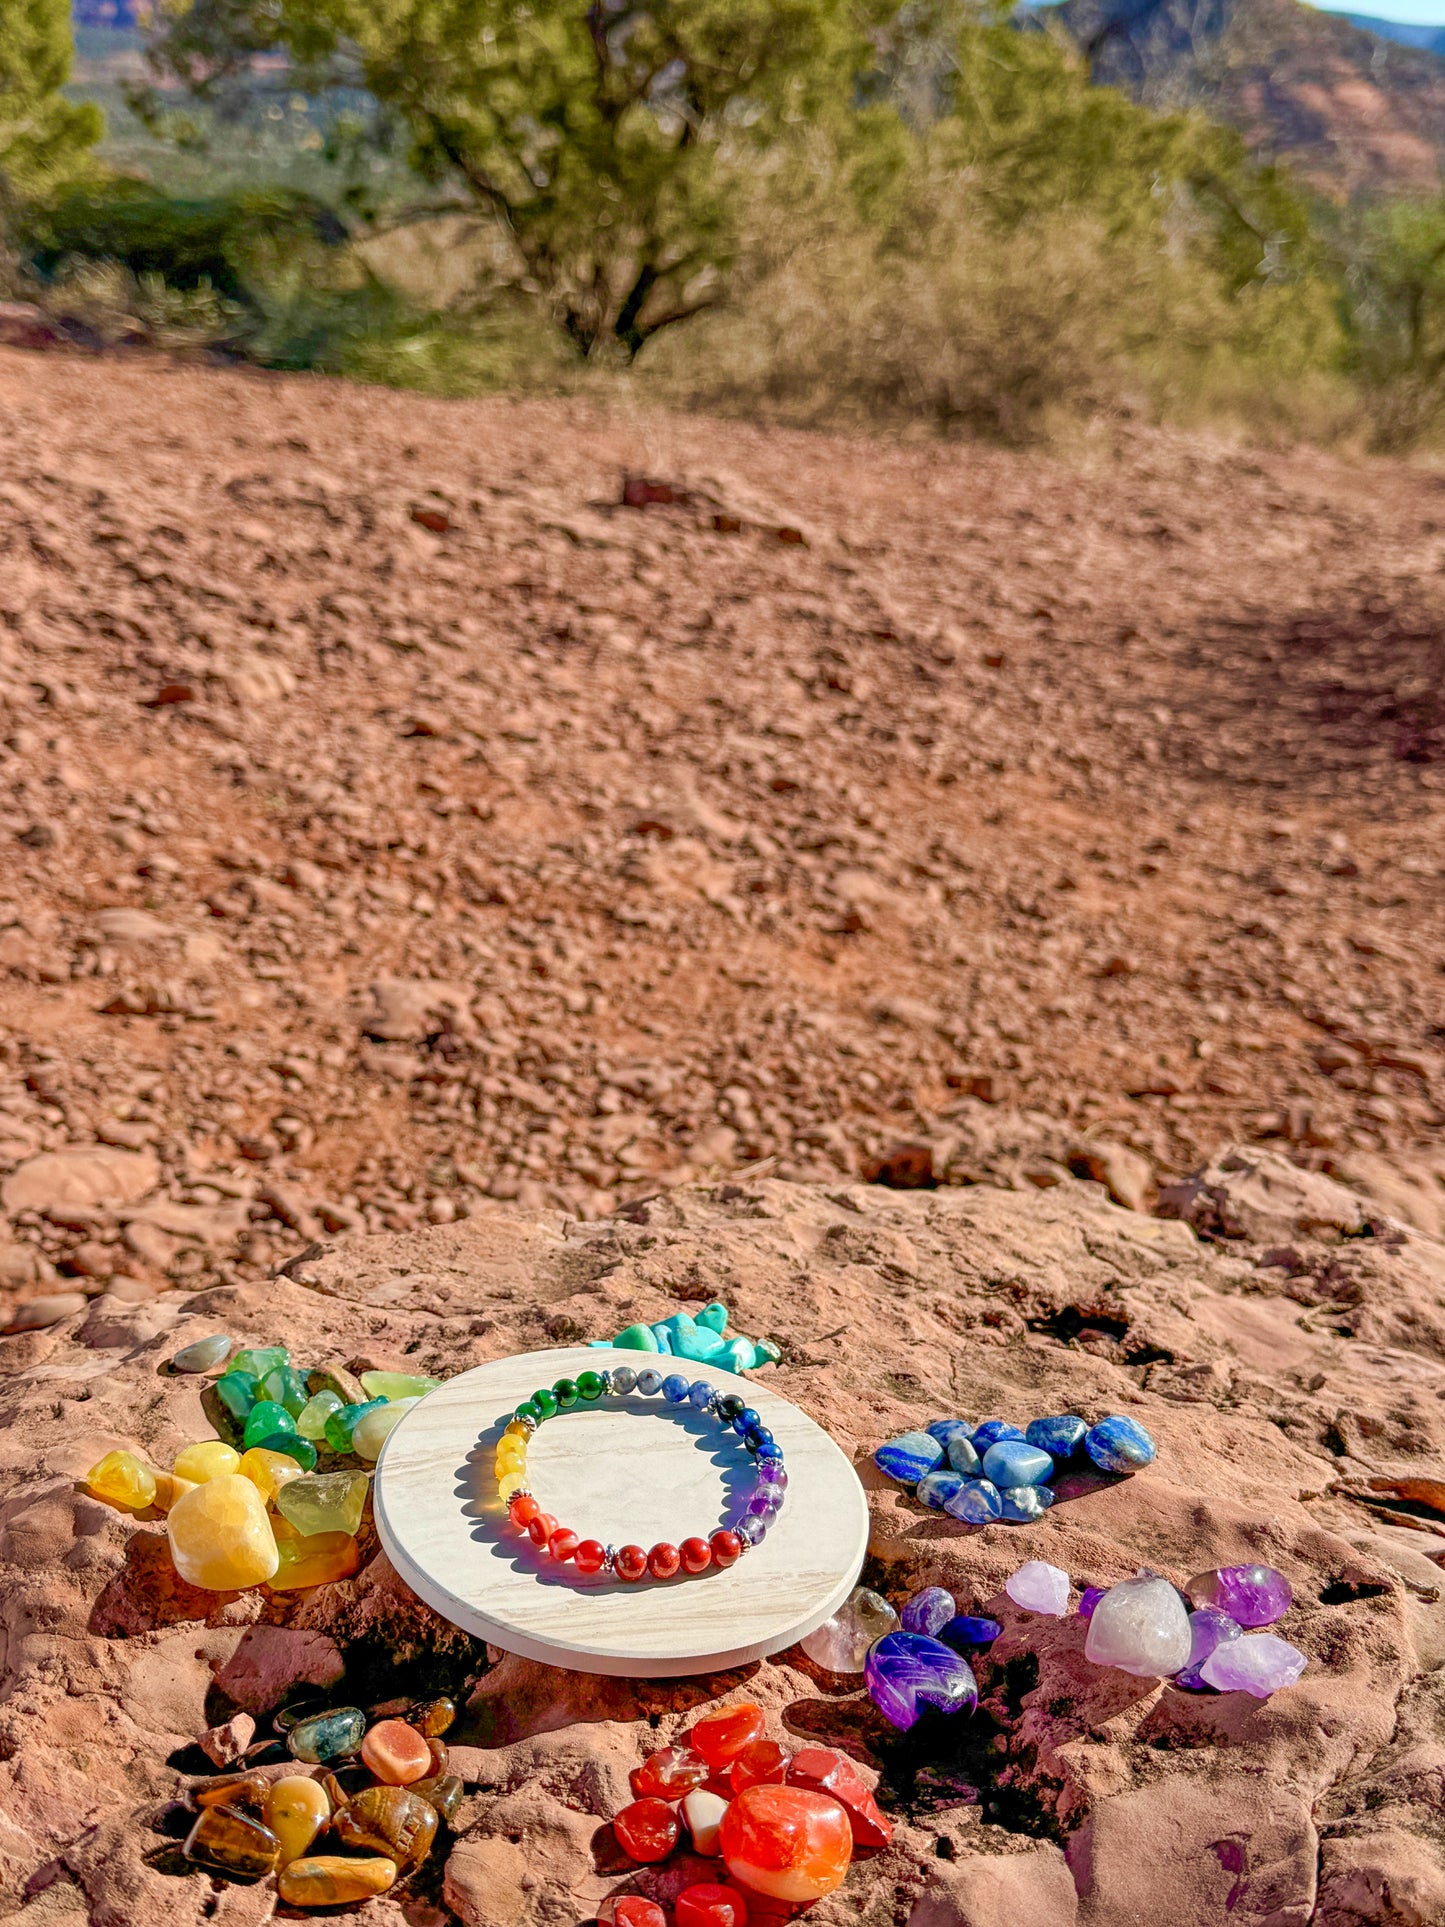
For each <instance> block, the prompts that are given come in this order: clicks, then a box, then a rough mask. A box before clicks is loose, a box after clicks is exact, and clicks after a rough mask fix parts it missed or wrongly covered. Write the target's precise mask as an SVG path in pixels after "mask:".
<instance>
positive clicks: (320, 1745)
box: [286, 1706, 366, 1766]
mask: <svg viewBox="0 0 1445 1927" xmlns="http://www.w3.org/2000/svg"><path fill="white" fill-rule="evenodd" d="M365 1737H366V1715H365V1713H363V1712H362V1711H361V1709H360V1707H357V1706H342V1707H339V1708H338V1709H337V1710H336V1711H335V1712H332V1713H314V1714H313V1715H312V1716H311V1718H310V1719H309V1720H298V1721H297V1722H296V1724H295V1725H294V1726H293V1727H292V1728H291V1731H290V1732H289V1733H288V1734H287V1735H286V1745H287V1747H288V1748H289V1749H290V1752H291V1754H292V1756H293V1758H295V1759H298V1760H306V1761H307V1762H308V1763H309V1764H310V1765H312V1766H321V1765H323V1764H324V1763H325V1762H326V1761H327V1760H346V1759H349V1758H350V1757H351V1755H352V1754H353V1753H356V1752H359V1751H360V1748H361V1742H362V1740H363V1739H364V1738H365Z"/></svg>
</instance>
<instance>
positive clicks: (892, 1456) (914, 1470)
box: [873, 1432, 943, 1485]
mask: <svg viewBox="0 0 1445 1927" xmlns="http://www.w3.org/2000/svg"><path fill="white" fill-rule="evenodd" d="M942 1458H943V1447H942V1446H941V1445H940V1444H939V1442H938V1440H937V1439H931V1438H930V1437H929V1436H928V1434H927V1432H905V1433H904V1434H903V1435H902V1437H901V1438H896V1439H889V1440H888V1441H887V1442H886V1443H885V1444H883V1445H880V1446H879V1448H878V1450H877V1451H876V1452H875V1453H874V1454H873V1463H874V1464H875V1465H876V1466H877V1467H878V1469H879V1471H880V1472H886V1473H887V1474H888V1476H889V1478H890V1479H901V1480H902V1481H903V1483H904V1484H905V1485H917V1483H918V1481H919V1480H920V1479H921V1478H923V1477H924V1476H925V1475H926V1474H927V1473H929V1472H931V1471H932V1470H933V1468H934V1467H935V1466H936V1465H938V1464H939V1463H940V1462H941V1460H942Z"/></svg>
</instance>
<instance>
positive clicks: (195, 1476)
mask: <svg viewBox="0 0 1445 1927" xmlns="http://www.w3.org/2000/svg"><path fill="white" fill-rule="evenodd" d="M240 1463H241V1455H240V1453H239V1452H237V1451H236V1450H235V1448H234V1447H233V1446H229V1445H227V1444H226V1442H225V1440H224V1439H198V1440H197V1441H196V1443H195V1444H194V1445H187V1446H185V1447H184V1448H183V1449H182V1450H181V1451H179V1452H177V1454H176V1458H175V1463H174V1465H172V1467H171V1470H172V1472H174V1473H175V1475H176V1477H177V1478H178V1479H189V1480H190V1482H191V1484H192V1485H204V1484H205V1483H206V1481H207V1480H208V1479H223V1478H225V1477H226V1475H227V1473H230V1472H234V1471H235V1470H236V1468H237V1466H238V1465H239V1464H240Z"/></svg>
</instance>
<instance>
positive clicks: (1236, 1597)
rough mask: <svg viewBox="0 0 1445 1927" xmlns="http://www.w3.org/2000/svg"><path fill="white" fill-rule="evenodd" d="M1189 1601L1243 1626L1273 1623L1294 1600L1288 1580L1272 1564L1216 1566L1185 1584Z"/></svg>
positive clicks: (1197, 1573) (1196, 1575)
mask: <svg viewBox="0 0 1445 1927" xmlns="http://www.w3.org/2000/svg"><path fill="white" fill-rule="evenodd" d="M1184 1590H1185V1591H1186V1592H1187V1593H1188V1595H1189V1598H1190V1603H1191V1604H1193V1605H1195V1606H1198V1607H1201V1608H1203V1607H1206V1606H1208V1607H1212V1608H1213V1609H1214V1610H1215V1611H1216V1612H1222V1613H1228V1615H1229V1617H1230V1618H1231V1619H1233V1620H1235V1621H1237V1622H1238V1624H1239V1625H1241V1626H1244V1627H1254V1626H1272V1625H1273V1624H1274V1622H1275V1621H1276V1620H1277V1619H1282V1618H1283V1617H1284V1615H1285V1614H1286V1613H1287V1612H1288V1611H1289V1609H1290V1606H1291V1605H1292V1604H1293V1602H1294V1594H1293V1593H1292V1592H1291V1591H1290V1587H1289V1581H1288V1579H1286V1578H1285V1576H1284V1574H1283V1573H1282V1572H1276V1571H1275V1569H1274V1567H1273V1566H1215V1567H1214V1568H1213V1569H1212V1570H1211V1571H1209V1572H1196V1573H1195V1575H1194V1577H1193V1578H1192V1579H1191V1580H1190V1581H1189V1584H1188V1585H1187V1586H1186V1587H1185V1588H1184Z"/></svg>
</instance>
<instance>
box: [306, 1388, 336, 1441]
mask: <svg viewBox="0 0 1445 1927" xmlns="http://www.w3.org/2000/svg"><path fill="white" fill-rule="evenodd" d="M345 1403H346V1400H345V1399H344V1398H338V1397H337V1395H336V1393H335V1392H318V1393H317V1394H316V1396H315V1398H309V1399H307V1401H306V1403H305V1404H304V1405H303V1406H302V1407H301V1410H300V1411H299V1412H298V1413H297V1414H296V1430H297V1431H298V1432H299V1433H300V1434H301V1436H302V1438H303V1439H310V1440H311V1442H312V1444H313V1445H315V1444H318V1443H319V1442H320V1441H321V1440H322V1439H324V1438H325V1437H326V1421H327V1419H329V1418H330V1417H331V1414H332V1413H333V1412H339V1411H340V1410H341V1408H342V1406H343V1405H345Z"/></svg>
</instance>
